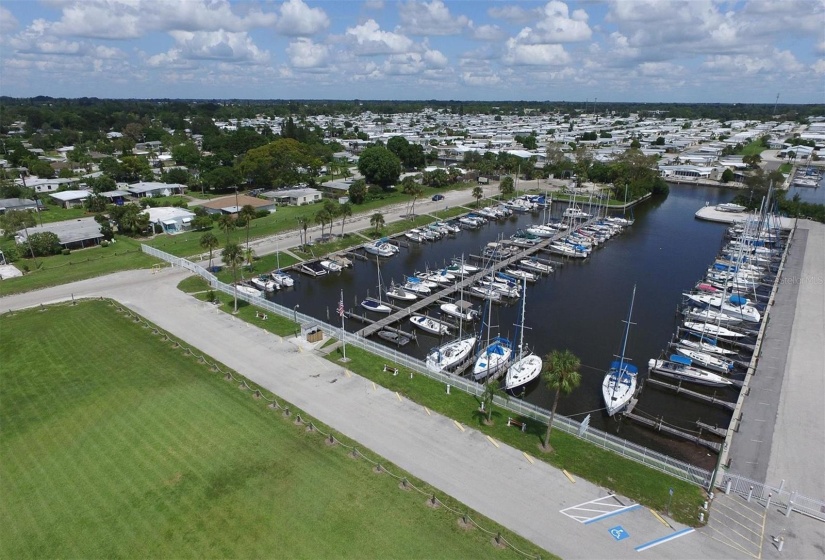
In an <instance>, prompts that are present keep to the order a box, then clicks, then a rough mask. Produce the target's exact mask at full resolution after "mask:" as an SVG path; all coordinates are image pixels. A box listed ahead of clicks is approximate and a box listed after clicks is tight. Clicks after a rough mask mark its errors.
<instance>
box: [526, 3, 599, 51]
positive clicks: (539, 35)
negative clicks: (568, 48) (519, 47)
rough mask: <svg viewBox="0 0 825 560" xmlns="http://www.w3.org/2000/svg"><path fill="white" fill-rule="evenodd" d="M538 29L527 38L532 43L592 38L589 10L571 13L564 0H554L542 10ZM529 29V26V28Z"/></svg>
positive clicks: (563, 41)
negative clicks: (559, 0)
mask: <svg viewBox="0 0 825 560" xmlns="http://www.w3.org/2000/svg"><path fill="white" fill-rule="evenodd" d="M541 13H542V17H541V18H540V19H539V21H538V22H536V30H535V32H534V33H532V34H531V36H530V37H529V38H528V39H527V40H528V41H529V42H531V43H572V42H576V41H586V40H588V39H590V37H591V36H592V34H593V32H592V31H591V30H590V26H589V25H588V24H587V19H588V16H587V12H585V11H584V10H575V11H574V12H573V14H572V15H571V14H570V13H569V10H568V8H567V4H565V3H564V2H558V1H556V0H553V1H552V2H548V3H547V5H545V6H544V8H543V9H542V10H541ZM527 29H529V28H527Z"/></svg>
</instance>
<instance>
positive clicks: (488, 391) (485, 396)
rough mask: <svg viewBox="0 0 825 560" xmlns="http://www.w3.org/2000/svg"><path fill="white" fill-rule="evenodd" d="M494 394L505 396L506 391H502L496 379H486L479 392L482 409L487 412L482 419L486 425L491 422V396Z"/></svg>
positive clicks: (489, 424)
mask: <svg viewBox="0 0 825 560" xmlns="http://www.w3.org/2000/svg"><path fill="white" fill-rule="evenodd" d="M496 395H499V396H506V393H505V392H504V391H502V389H501V386H500V385H499V384H498V381H497V380H495V379H488V380H487V382H486V384H485V385H484V392H483V393H482V394H481V402H483V403H484V410H485V412H486V413H487V418H486V419H485V420H484V423H485V424H487V425H488V426H491V425H492V424H493V398H494V397H495V396H496Z"/></svg>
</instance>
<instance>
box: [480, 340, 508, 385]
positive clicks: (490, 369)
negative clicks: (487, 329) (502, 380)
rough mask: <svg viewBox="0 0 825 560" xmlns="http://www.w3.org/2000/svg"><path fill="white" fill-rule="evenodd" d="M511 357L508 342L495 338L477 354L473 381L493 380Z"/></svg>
mask: <svg viewBox="0 0 825 560" xmlns="http://www.w3.org/2000/svg"><path fill="white" fill-rule="evenodd" d="M512 355H513V349H512V348H511V346H510V341H509V340H507V339H506V338H501V337H496V338H494V339H493V340H491V341H490V342H489V344H487V346H485V347H484V349H483V350H482V351H481V352H479V354H478V356H477V357H476V361H475V363H474V364H473V379H475V380H476V381H483V380H485V379H487V378H489V377H493V378H495V377H496V376H497V375H498V374H499V373H500V372H501V371H503V370H504V368H506V367H507V364H508V363H509V362H510V357H511V356H512Z"/></svg>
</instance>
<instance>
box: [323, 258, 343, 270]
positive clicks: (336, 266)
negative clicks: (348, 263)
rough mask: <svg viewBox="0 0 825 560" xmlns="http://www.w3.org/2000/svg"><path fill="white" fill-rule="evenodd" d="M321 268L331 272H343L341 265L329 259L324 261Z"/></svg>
mask: <svg viewBox="0 0 825 560" xmlns="http://www.w3.org/2000/svg"><path fill="white" fill-rule="evenodd" d="M321 266H322V267H324V268H325V269H327V270H328V271H329V272H341V270H343V268H342V267H341V265H340V264H338V263H337V262H335V261H333V260H329V259H325V260H322V261H321Z"/></svg>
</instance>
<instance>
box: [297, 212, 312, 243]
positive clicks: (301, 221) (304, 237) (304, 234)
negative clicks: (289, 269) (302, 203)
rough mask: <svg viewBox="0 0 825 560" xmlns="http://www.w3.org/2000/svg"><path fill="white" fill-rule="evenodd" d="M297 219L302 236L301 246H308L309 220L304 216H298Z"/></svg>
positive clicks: (299, 232)
mask: <svg viewBox="0 0 825 560" xmlns="http://www.w3.org/2000/svg"><path fill="white" fill-rule="evenodd" d="M295 219H296V220H297V221H298V234H299V235H300V236H301V245H302V246H303V245H306V242H307V227H309V223H308V220H307V219H306V218H305V217H303V216H298V217H297V218H295Z"/></svg>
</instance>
